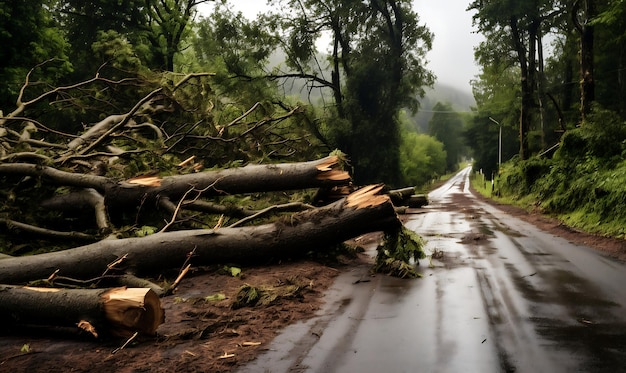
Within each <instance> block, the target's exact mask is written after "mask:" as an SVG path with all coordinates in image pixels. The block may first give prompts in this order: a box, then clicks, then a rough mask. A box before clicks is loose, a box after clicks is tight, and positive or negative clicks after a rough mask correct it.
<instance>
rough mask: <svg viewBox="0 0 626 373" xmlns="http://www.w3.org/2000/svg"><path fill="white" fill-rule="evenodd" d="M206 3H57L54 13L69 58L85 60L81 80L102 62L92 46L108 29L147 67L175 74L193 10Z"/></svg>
mask: <svg viewBox="0 0 626 373" xmlns="http://www.w3.org/2000/svg"><path fill="white" fill-rule="evenodd" d="M208 1H212V0H95V1H83V0H59V1H58V5H57V7H56V10H57V11H58V12H59V15H58V18H59V20H60V21H61V22H62V24H63V27H64V28H65V29H66V30H67V33H68V39H69V41H70V43H71V44H72V54H71V59H72V60H73V61H84V67H83V69H81V70H83V72H82V74H83V77H84V75H85V74H87V71H89V69H92V68H93V64H94V62H95V63H102V61H94V58H93V56H92V54H91V52H92V50H91V46H92V44H93V43H95V42H96V41H98V40H99V38H100V37H101V35H102V34H101V33H102V32H109V31H111V30H112V31H115V32H117V33H118V34H120V35H122V36H123V37H124V38H126V39H127V40H128V42H130V43H131V44H132V45H133V46H134V48H135V51H136V53H137V56H138V57H139V58H140V59H141V60H142V62H143V63H144V64H145V65H146V66H148V67H150V68H152V69H155V70H161V71H163V70H164V71H174V70H175V68H176V66H174V63H175V57H176V55H177V54H178V53H180V52H181V51H182V49H183V47H184V40H185V39H186V38H187V37H188V36H189V34H190V32H191V31H190V26H191V25H192V23H193V22H194V19H195V15H196V7H197V6H198V5H199V4H201V3H205V2H208Z"/></svg>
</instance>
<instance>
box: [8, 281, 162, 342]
mask: <svg viewBox="0 0 626 373" xmlns="http://www.w3.org/2000/svg"><path fill="white" fill-rule="evenodd" d="M43 305H45V307H44V306H43ZM0 319H1V320H2V323H3V324H15V323H17V324H23V325H56V326H67V327H77V328H79V329H83V330H84V331H86V332H88V333H89V334H91V335H93V336H94V337H96V338H97V337H98V334H99V333H100V332H105V333H109V334H112V335H115V336H120V337H130V336H132V335H133V334H134V333H136V332H137V333H140V334H143V335H154V334H155V333H156V330H157V327H158V326H159V325H161V324H162V323H163V321H164V320H165V315H164V313H163V309H162V308H161V302H160V300H159V297H158V295H156V294H155V293H154V292H153V291H152V290H150V289H144V288H139V289H137V288H130V289H129V288H113V289H52V288H36V287H22V286H8V285H0Z"/></svg>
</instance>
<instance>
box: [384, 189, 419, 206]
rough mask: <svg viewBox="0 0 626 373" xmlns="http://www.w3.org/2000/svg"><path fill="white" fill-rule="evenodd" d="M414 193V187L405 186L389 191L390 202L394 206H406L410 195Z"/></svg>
mask: <svg viewBox="0 0 626 373" xmlns="http://www.w3.org/2000/svg"><path fill="white" fill-rule="evenodd" d="M413 194H415V187H406V188H402V189H395V190H390V191H389V197H391V202H393V204H394V205H396V206H407V205H408V203H409V199H410V198H411V196H412V195H413Z"/></svg>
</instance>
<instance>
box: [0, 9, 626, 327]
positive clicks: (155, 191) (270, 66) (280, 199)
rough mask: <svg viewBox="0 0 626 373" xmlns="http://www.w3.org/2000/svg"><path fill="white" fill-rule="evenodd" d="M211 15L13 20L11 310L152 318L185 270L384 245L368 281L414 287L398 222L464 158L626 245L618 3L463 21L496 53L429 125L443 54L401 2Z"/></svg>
mask: <svg viewBox="0 0 626 373" xmlns="http://www.w3.org/2000/svg"><path fill="white" fill-rule="evenodd" d="M207 2H209V1H208V0H141V1H139V0H97V1H91V2H85V1H80V0H33V1H28V2H15V1H2V2H0V19H1V21H0V41H1V44H0V45H2V48H1V49H0V60H1V61H2V64H1V65H0V79H1V80H0V81H2V82H3V83H4V84H2V85H1V86H0V183H1V184H0V185H1V188H0V194H1V195H2V199H1V201H0V226H1V227H2V228H3V230H2V233H1V234H0V254H2V255H3V259H2V260H0V283H4V284H7V285H2V286H3V287H2V289H0V294H3V296H4V297H8V298H3V299H5V301H3V302H2V303H3V304H11V305H14V304H18V306H17V307H18V308H17V309H19V299H22V297H25V296H26V295H25V294H24V293H23V292H24V289H23V288H19V287H15V285H24V284H29V285H31V286H35V285H36V286H50V285H54V284H55V283H56V284H58V283H65V284H67V283H68V282H69V283H70V284H71V285H72V286H73V287H78V286H79V285H80V286H81V287H101V286H102V284H112V285H111V286H113V285H116V284H122V285H129V284H134V285H133V286H137V284H139V287H142V288H143V287H145V288H146V289H148V290H150V292H148V291H147V290H146V292H144V293H141V294H139V295H137V294H131V295H128V296H129V297H130V298H136V297H140V298H141V297H143V298H144V299H143V301H145V302H152V304H154V303H155V302H156V303H158V302H157V301H155V300H154V296H153V294H156V295H162V294H167V293H168V292H171V291H172V288H170V286H173V287H175V285H171V284H168V285H167V286H166V287H165V288H163V287H161V286H160V285H156V284H153V283H149V282H146V281H145V279H144V277H150V274H152V273H154V272H158V271H159V270H160V269H161V268H163V267H168V266H169V268H170V269H171V267H172V266H173V267H180V266H182V267H181V268H185V265H190V264H189V263H188V259H190V258H194V260H195V262H194V265H196V264H207V263H215V262H219V263H223V262H239V263H243V262H246V261H260V260H262V259H264V258H283V257H292V256H295V255H302V254H306V253H309V252H310V251H311V250H313V249H314V247H312V245H313V246H316V247H334V248H336V247H337V245H339V244H340V243H341V242H342V241H344V240H347V239H349V238H353V237H356V236H358V235H360V234H363V233H367V232H372V231H381V230H384V231H385V238H386V244H385V245H383V246H381V247H380V249H379V257H378V258H377V265H376V266H377V270H379V271H382V272H387V273H394V274H396V275H400V276H416V275H417V274H416V273H414V272H412V271H411V269H410V266H409V265H407V263H409V262H410V260H417V259H419V258H422V257H423V256H424V253H423V252H422V251H421V244H420V239H419V237H415V236H414V235H411V234H410V233H409V232H406V231H404V230H403V229H402V228H400V227H401V223H400V221H399V218H398V216H397V214H396V212H397V209H396V207H397V206H396V205H399V204H401V203H402V200H403V199H405V197H406V196H404V195H403V193H404V192H403V191H406V190H407V187H408V189H409V196H410V195H411V194H413V193H414V192H419V191H421V188H422V187H424V185H428V184H429V183H430V182H431V181H432V180H434V179H437V178H438V177H440V176H441V175H443V174H445V173H447V172H453V171H456V170H457V169H458V167H459V164H460V163H461V162H462V161H467V160H470V159H471V160H472V161H473V164H474V169H475V170H481V171H482V172H483V174H484V175H490V176H491V177H492V178H494V179H495V180H496V186H497V189H496V190H495V192H497V193H494V194H497V195H499V196H501V197H505V198H509V199H513V200H517V201H521V203H523V204H526V205H529V206H530V205H531V206H535V207H539V208H540V209H541V210H542V211H544V212H546V213H551V214H557V215H559V214H560V216H561V217H562V219H563V220H565V221H566V222H567V223H569V224H571V225H573V226H577V227H580V228H584V229H587V230H592V231H596V232H598V233H602V234H610V235H612V236H616V237H624V234H625V232H624V227H625V226H626V208H624V207H626V206H624V204H625V203H626V202H625V201H626V195H625V193H626V191H625V190H624V188H623V185H624V183H625V182H626V161H625V160H624V155H625V154H626V124H625V119H626V118H625V116H626V103H625V102H624V100H623V98H624V95H625V93H626V91H625V90H626V87H625V85H624V84H625V83H624V77H623V74H624V67H623V66H624V63H625V58H626V57H625V56H624V55H623V53H622V52H621V51H623V50H624V49H625V48H624V47H625V45H624V43H626V38H625V37H624V36H625V35H626V29H625V27H626V25H625V22H624V19H626V18H625V17H624V16H625V15H626V14H625V12H626V3H624V2H623V1H620V2H616V1H613V2H611V1H606V0H605V1H601V0H587V1H580V0H575V1H574V0H563V1H556V0H535V1H527V2H520V1H514V0H489V1H485V0H481V1H474V2H471V3H468V9H467V10H468V11H469V12H472V14H473V15H474V24H475V26H476V28H477V30H478V32H480V33H482V34H483V35H484V36H485V41H484V42H483V43H482V44H481V45H479V46H477V48H476V49H475V56H476V61H477V62H478V64H479V65H480V67H481V73H480V75H479V76H477V77H476V79H475V80H474V81H473V82H472V86H473V94H474V98H475V100H476V107H475V108H473V110H472V113H457V112H455V111H454V109H453V107H452V105H451V104H450V103H448V102H437V103H436V104H435V105H434V106H433V111H434V115H433V116H432V118H431V119H430V120H429V122H428V123H427V125H424V124H423V123H417V122H416V118H417V116H416V115H417V114H418V113H419V109H420V100H421V99H423V98H424V95H425V93H426V89H427V88H429V87H432V86H433V84H434V82H435V80H436V77H435V76H434V75H433V73H432V72H431V71H429V70H428V69H427V68H426V61H427V54H428V51H429V50H430V49H431V48H432V42H433V38H434V37H435V35H433V34H432V33H431V32H430V31H429V29H428V25H427V24H425V23H424V22H422V21H421V20H420V18H419V14H417V13H416V12H415V11H414V10H413V9H412V7H411V1H407V0H372V1H366V2H364V1H352V0H350V1H339V0H322V1H320V0H317V1H315V0H285V1H279V0H270V4H273V5H275V6H274V7H273V8H272V9H276V10H273V11H270V12H268V13H266V14H261V15H259V16H258V17H257V18H256V19H252V20H250V19H247V18H245V17H243V15H242V14H241V13H237V12H235V11H233V10H232V7H231V6H230V2H229V1H215V2H214V3H215V4H214V5H215V6H214V11H213V12H212V13H211V14H209V15H205V16H200V15H199V14H198V6H199V5H201V4H203V3H207ZM210 2H211V3H213V1H210ZM320 40H327V41H328V43H329V44H328V45H326V46H325V48H324V49H323V50H324V51H322V50H320V49H321V48H319V47H318V43H319V41H320ZM398 196H400V197H398ZM398 199H400V201H401V202H398ZM253 223H254V224H253ZM294 241H297V242H298V245H294V244H293V242H294ZM268 242H269V243H271V245H270V244H268ZM155 246H156V247H159V248H161V250H159V253H160V254H159V255H152V254H150V252H149V249H150V248H153V247H155ZM294 246H297V248H294ZM102 253H106V254H102ZM148 257H149V258H150V260H146V258H148ZM139 258H142V259H141V260H139ZM78 263H80V265H78ZM183 264H184V265H183ZM184 273H185V272H184V270H183V271H181V273H180V274H179V276H184ZM174 277H176V276H174ZM174 283H176V282H174ZM41 294H44V295H45V296H46V297H48V296H50V294H48V293H44V292H42V293H41ZM28 296H30V295H28ZM77 296H78V297H79V298H80V299H83V298H84V299H87V300H86V301H85V302H86V303H85V304H84V307H85V308H90V307H93V303H94V302H96V303H97V300H96V301H94V300H93V299H92V298H94V299H99V297H100V298H101V297H111V294H109V293H107V294H105V295H103V294H101V292H98V293H93V294H91V293H90V294H83V293H81V294H79V295H77ZM115 296H116V297H122V298H123V297H124V296H125V295H123V294H122V295H118V294H115ZM81 297H82V298H81ZM157 298H158V297H157ZM6 299H8V300H6ZM50 302H54V300H50ZM140 303H141V302H140ZM24 307H26V306H24ZM119 307H125V306H119ZM129 307H131V308H132V307H134V309H136V308H137V307H136V306H132V305H130V306H129ZM153 308H154V310H153V311H154V312H155V314H154V315H152V320H151V321H152V324H150V323H148V324H150V325H147V326H146V325H143V324H142V325H138V326H136V327H137V328H139V329H138V330H140V331H142V332H145V333H147V334H150V333H152V332H154V330H155V328H156V327H157V326H158V324H159V322H160V321H161V320H160V319H161V316H162V315H160V314H159V312H158V307H157V306H156V305H155V306H154V307H153ZM3 312H4V313H7V312H8V313H10V314H12V315H14V314H15V313H16V309H12V310H11V309H10V310H8V311H7V310H6V309H3V310H0V314H3ZM57 312H58V314H59V317H60V318H63V317H62V316H61V315H63V313H64V311H63V310H58V311H57ZM96 319H97V318H96ZM120 322H121V323H122V324H123V323H124V322H125V321H124V320H121V321H120ZM90 327H92V325H86V326H84V329H85V330H90ZM115 332H116V333H119V334H122V335H127V334H129V332H128V325H121V326H119V328H118V329H117V330H116V331H115ZM131 334H132V333H131Z"/></svg>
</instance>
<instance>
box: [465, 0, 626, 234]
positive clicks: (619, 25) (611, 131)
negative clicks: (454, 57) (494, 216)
mask: <svg viewBox="0 0 626 373" xmlns="http://www.w3.org/2000/svg"><path fill="white" fill-rule="evenodd" d="M468 10H470V11H473V12H474V24H475V25H476V27H477V28H478V30H479V31H480V32H481V33H482V34H483V35H484V36H485V41H484V42H483V43H482V44H481V45H479V46H478V47H477V48H476V49H475V56H476V60H477V62H478V63H479V64H480V66H481V74H480V75H479V76H478V77H477V79H476V81H474V82H473V89H474V97H475V99H476V102H477V108H476V115H474V116H473V117H472V118H471V120H470V121H469V124H468V127H467V128H466V132H465V137H466V139H467V140H468V141H469V144H474V145H473V147H474V152H473V156H474V167H475V169H482V170H483V172H484V173H485V175H486V176H487V178H492V177H494V178H495V181H496V185H497V186H496V190H495V193H494V195H500V196H502V197H503V198H504V199H505V200H508V201H513V202H515V203H518V204H520V205H522V206H525V207H528V206H533V207H535V208H539V209H540V211H543V212H545V213H548V214H552V215H555V216H558V217H559V218H560V219H561V220H563V221H564V222H565V223H566V224H567V225H569V226H572V227H575V228H578V229H583V230H587V231H590V232H594V233H598V234H602V235H609V236H612V237H619V238H624V237H625V236H624V234H625V233H626V232H625V231H624V227H625V226H626V225H625V223H626V215H625V214H624V211H626V210H625V209H624V207H626V206H625V205H624V201H626V199H625V197H626V195H625V194H624V193H625V190H624V188H623V187H622V185H624V182H626V179H624V176H625V175H626V163H625V156H626V123H625V120H626V101H625V97H626V83H625V81H624V74H625V72H626V70H625V67H624V66H625V63H626V60H625V56H624V54H623V53H622V51H623V50H624V47H625V44H624V43H625V42H626V38H625V35H626V23H625V22H624V16H625V15H626V4H624V2H622V1H598V0H584V1H580V0H576V1H530V2H517V1H474V2H472V3H471V4H470V5H469V7H468ZM499 131H501V132H500V133H501V135H500V133H499ZM499 138H500V139H501V141H502V143H501V146H499V144H498V140H499ZM498 153H500V154H498ZM499 158H500V159H501V160H502V162H501V163H502V164H499V163H498V162H499V161H498V159H499Z"/></svg>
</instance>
